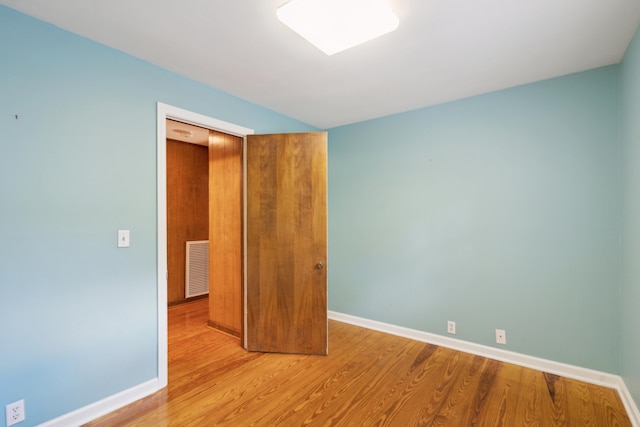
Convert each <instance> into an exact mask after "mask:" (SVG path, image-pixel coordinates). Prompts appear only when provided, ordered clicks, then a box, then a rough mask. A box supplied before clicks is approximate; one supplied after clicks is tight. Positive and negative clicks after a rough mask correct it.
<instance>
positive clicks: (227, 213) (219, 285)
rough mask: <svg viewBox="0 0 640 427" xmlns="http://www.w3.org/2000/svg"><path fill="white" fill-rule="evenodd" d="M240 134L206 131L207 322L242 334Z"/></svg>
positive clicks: (237, 334) (235, 333)
mask: <svg viewBox="0 0 640 427" xmlns="http://www.w3.org/2000/svg"><path fill="white" fill-rule="evenodd" d="M242 142H243V140H242V138H240V137H237V136H232V135H227V134H223V133H220V132H215V131H210V133H209V322H208V323H209V325H210V326H212V327H214V328H216V329H219V330H221V331H224V332H226V333H229V334H232V335H235V336H239V337H240V336H242V326H243V325H242V319H243V316H242V312H243V301H242V256H243V254H242V239H243V234H242V233H243V230H242V216H243V215H242V209H243V207H242Z"/></svg>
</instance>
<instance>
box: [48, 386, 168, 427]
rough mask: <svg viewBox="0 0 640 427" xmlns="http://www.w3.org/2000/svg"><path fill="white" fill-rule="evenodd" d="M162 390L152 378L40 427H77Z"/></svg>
mask: <svg viewBox="0 0 640 427" xmlns="http://www.w3.org/2000/svg"><path fill="white" fill-rule="evenodd" d="M158 390H160V387H159V382H158V379H157V378H155V379H152V380H149V381H147V382H144V383H142V384H138V385H136V386H133V387H131V388H130V389H127V390H124V391H121V392H120V393H116V394H114V395H111V396H109V397H106V398H104V399H102V400H99V401H97V402H94V403H91V404H89V405H87V406H84V407H82V408H80V409H77V410H75V411H73V412H69V413H67V414H64V415H61V416H59V417H58V418H54V419H52V420H49V421H47V422H45V423H42V424H40V426H39V427H77V426H81V425H82V424H86V423H88V422H89V421H93V420H95V419H97V418H100V417H101V416H103V415H106V414H108V413H110V412H113V411H115V410H116V409H120V408H122V407H123V406H126V405H128V404H130V403H133V402H135V401H136V400H139V399H142V398H143V397H146V396H149V395H150V394H153V393H155V392H156V391H158Z"/></svg>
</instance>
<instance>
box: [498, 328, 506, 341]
mask: <svg viewBox="0 0 640 427" xmlns="http://www.w3.org/2000/svg"><path fill="white" fill-rule="evenodd" d="M496 342H497V343H498V344H506V343H507V333H506V332H505V330H504V329H496Z"/></svg>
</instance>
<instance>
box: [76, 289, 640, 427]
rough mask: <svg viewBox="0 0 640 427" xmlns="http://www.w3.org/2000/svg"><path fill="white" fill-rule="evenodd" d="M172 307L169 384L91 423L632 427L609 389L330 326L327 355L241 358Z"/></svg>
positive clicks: (198, 320) (202, 313) (200, 319)
mask: <svg viewBox="0 0 640 427" xmlns="http://www.w3.org/2000/svg"><path fill="white" fill-rule="evenodd" d="M207 318H208V315H207V300H206V299H204V300H199V301H195V302H191V303H187V304H182V305H177V306H172V307H170V308H169V386H168V388H166V389H164V390H162V391H159V392H158V393H156V394H154V395H152V396H149V397H147V398H145V399H142V400H140V401H138V402H135V403H133V404H131V405H129V406H127V407H125V408H122V409H120V410H118V411H116V412H114V413H111V414H109V415H107V416H105V417H103V418H101V419H99V420H96V421H94V422H92V423H89V424H87V426H94V427H97V426H109V427H111V426H154V427H155V426H160V427H161V426H180V427H182V426H234V427H236V426H303V425H311V426H328V425H335V426H402V427H405V426H491V427H494V426H517V427H520V426H580V427H582V426H597V427H601V426H631V422H630V421H629V418H628V417H627V415H626V413H625V410H624V406H623V405H622V402H621V401H620V398H619V396H618V394H617V392H616V391H615V390H612V389H608V388H604V387H599V386H594V385H591V384H587V383H583V382H579V381H573V380H569V379H565V378H562V377H558V376H555V375H550V374H545V373H542V372H538V371H534V370H531V369H526V368H522V367H519V366H515V365H511V364H508V363H503V362H498V361H495V360H490V359H486V358H483V357H479V356H474V355H471V354H466V353H461V352H457V351H453V350H449V349H446V348H442V347H437V346H434V345H430V344H425V343H422V342H417V341H412V340H409V339H405V338H400V337H396V336H392V335H387V334H384V333H380V332H376V331H371V330H367V329H363V328H359V327H355V326H351V325H347V324H344V323H339V322H335V321H330V324H329V356H299V355H281V354H265V353H248V352H245V351H244V350H243V349H242V348H241V347H240V343H239V341H238V339H237V338H234V337H231V336H228V335H224V334H222V333H220V332H216V331H214V330H212V329H210V328H208V327H207V326H206V324H207Z"/></svg>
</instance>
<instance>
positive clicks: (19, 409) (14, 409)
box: [5, 399, 26, 427]
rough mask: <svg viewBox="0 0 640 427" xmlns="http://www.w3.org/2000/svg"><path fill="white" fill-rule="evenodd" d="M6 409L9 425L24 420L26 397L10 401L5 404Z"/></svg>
mask: <svg viewBox="0 0 640 427" xmlns="http://www.w3.org/2000/svg"><path fill="white" fill-rule="evenodd" d="M5 411H6V414H7V427H9V426H12V425H14V424H17V423H19V422H20V421H24V419H25V418H26V416H25V413H24V399H22V400H18V401H17V402H13V403H9V404H8V405H7V406H5Z"/></svg>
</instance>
